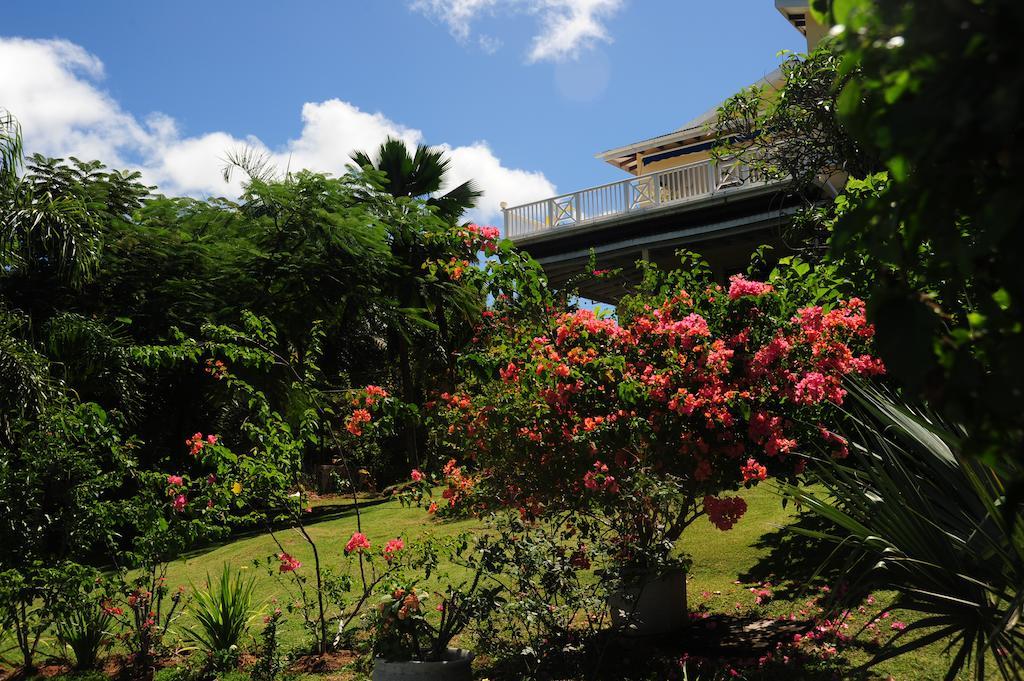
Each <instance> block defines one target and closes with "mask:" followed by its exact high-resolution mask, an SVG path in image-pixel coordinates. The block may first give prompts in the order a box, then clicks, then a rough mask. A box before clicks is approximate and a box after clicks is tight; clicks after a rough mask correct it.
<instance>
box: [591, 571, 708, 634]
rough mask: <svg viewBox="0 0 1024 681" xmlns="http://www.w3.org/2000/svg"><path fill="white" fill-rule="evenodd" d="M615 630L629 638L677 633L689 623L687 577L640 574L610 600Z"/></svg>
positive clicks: (682, 575)
mask: <svg viewBox="0 0 1024 681" xmlns="http://www.w3.org/2000/svg"><path fill="white" fill-rule="evenodd" d="M608 607H609V608H611V615H612V626H613V627H615V628H616V629H617V630H619V632H621V633H623V634H626V635H627V636H653V635H657V634H667V633H669V632H673V631H678V630H679V629H682V628H683V627H685V626H686V625H687V624H688V623H689V616H688V612H687V608H686V573H685V572H683V571H682V570H671V571H669V572H665V573H661V574H658V573H650V572H647V573H639V574H637V575H636V576H635V578H633V579H631V580H629V581H628V582H627V583H626V584H624V585H623V587H622V588H620V589H619V590H618V591H616V592H615V593H613V594H611V595H610V596H609V597H608Z"/></svg>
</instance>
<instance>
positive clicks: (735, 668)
mask: <svg viewBox="0 0 1024 681" xmlns="http://www.w3.org/2000/svg"><path fill="white" fill-rule="evenodd" d="M813 626H814V625H813V623H811V622H790V621H779V620H758V619H756V618H750V617H733V616H730V615H715V616H712V617H710V618H708V619H705V620H697V621H695V622H693V623H692V624H691V625H690V626H689V627H687V628H686V629H684V630H683V631H680V632H677V633H674V634H669V635H664V636H658V637H643V638H634V637H624V636H621V635H618V634H616V633H614V632H611V631H604V632H601V633H600V634H598V635H595V636H594V637H593V638H592V639H591V640H589V641H578V642H576V644H575V645H566V646H554V647H551V648H549V649H548V651H547V652H546V653H544V652H541V655H542V658H541V659H538V658H537V657H530V658H526V657H523V658H519V659H506V660H504V661H502V662H496V663H492V664H490V665H484V669H483V670H482V672H483V675H484V677H486V678H490V679H492V680H493V681H512V680H513V679H515V680H518V679H523V678H532V679H537V680H538V681H541V680H548V679H550V680H551V681H554V680H555V679H558V680H560V681H561V680H565V681H576V680H580V681H582V680H584V679H586V681H613V680H614V681H648V680H651V681H653V680H655V679H657V680H658V681H668V680H676V679H678V680H679V681H683V680H684V679H685V680H686V681H695V680H700V681H712V680H718V679H722V680H725V679H739V680H745V681H769V680H772V681H775V680H778V679H794V680H795V679H804V680H806V681H834V680H835V679H850V680H853V681H867V680H869V679H878V678H879V676H878V675H877V674H875V673H873V672H871V671H869V670H864V669H860V668H855V667H854V665H853V664H851V663H850V661H849V660H848V659H847V658H846V657H845V655H843V654H842V653H839V654H836V655H834V656H830V657H829V658H828V659H822V658H818V657H814V656H810V655H803V654H801V653H799V652H796V651H794V650H793V649H789V648H787V649H785V652H776V653H775V654H770V653H771V651H776V650H778V646H779V645H780V644H782V643H785V642H789V641H792V640H793V635H794V634H795V633H807V632H808V631H809V630H810V629H812V628H813Z"/></svg>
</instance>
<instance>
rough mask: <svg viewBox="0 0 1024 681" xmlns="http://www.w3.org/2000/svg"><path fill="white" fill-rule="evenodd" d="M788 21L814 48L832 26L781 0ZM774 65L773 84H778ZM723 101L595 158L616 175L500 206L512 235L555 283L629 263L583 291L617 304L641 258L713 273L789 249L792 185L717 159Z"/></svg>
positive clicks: (794, 206) (793, 0)
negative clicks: (705, 265) (757, 252)
mask: <svg viewBox="0 0 1024 681" xmlns="http://www.w3.org/2000/svg"><path fill="white" fill-rule="evenodd" d="M775 6H776V8H777V9H778V10H779V12H780V13H781V14H782V15H783V17H785V19H786V20H787V21H788V22H789V23H791V24H792V25H793V27H794V28H796V29H797V30H798V31H800V32H801V33H803V34H804V35H805V36H806V37H807V42H808V49H810V48H812V47H813V46H814V45H815V44H817V42H818V40H820V39H821V37H822V36H823V35H824V34H825V30H826V29H825V28H823V27H822V26H821V25H820V24H818V23H816V22H815V21H814V19H813V17H811V16H810V14H809V12H808V10H807V2H806V1H804V2H800V1H798V0H776V1H775ZM781 79H782V76H781V74H780V73H779V72H778V71H776V72H774V73H772V74H770V75H769V76H767V77H766V79H765V80H766V81H767V82H768V83H771V84H774V85H781ZM717 109H718V107H717V106H716V107H715V108H713V109H711V110H710V111H708V112H706V113H704V114H703V115H701V116H698V117H697V118H695V119H693V120H691V121H688V122H687V123H685V124H684V125H683V126H682V127H680V128H679V129H677V130H674V131H672V132H669V133H667V134H663V135H659V136H657V137H652V138H650V139H646V140H643V141H640V142H634V143H632V144H627V145H625V146H622V147H618V148H616V149H611V150H609V151H605V152H602V153H600V154H598V155H597V158H599V159H601V160H603V161H605V162H606V163H610V164H612V165H614V166H616V167H617V168H620V169H621V170H623V171H625V172H626V173H627V174H628V175H629V176H628V177H626V178H625V179H623V180H620V181H618V182H612V183H610V184H605V185H601V186H598V187H590V188H587V189H581V190H579V191H575V192H571V193H569V194H562V195H560V196H554V197H551V198H547V199H543V200H541V201H535V202H533V203H528V204H524V205H521V206H511V207H508V206H505V205H504V204H503V206H502V208H503V212H504V223H505V235H506V236H507V237H508V238H510V239H511V240H512V241H513V242H514V243H515V244H516V246H517V247H519V248H521V249H523V250H525V251H527V252H528V253H530V255H532V256H533V257H534V258H535V259H536V260H537V261H538V262H540V264H541V265H542V266H543V267H544V271H545V272H546V273H547V276H548V279H549V280H550V281H551V283H552V284H554V285H559V284H562V283H564V282H565V281H566V280H567V279H568V278H570V277H572V276H574V275H577V274H579V273H581V272H582V271H583V270H584V268H585V267H586V266H587V263H588V261H589V258H590V255H591V252H593V254H594V255H595V257H596V258H597V266H598V268H600V269H617V268H623V274H622V276H621V277H617V278H604V277H603V278H601V279H599V280H596V281H589V282H586V283H584V284H583V285H582V286H581V289H580V292H581V294H582V295H584V296H586V297H588V298H591V299H593V300H597V301H600V302H605V303H615V302H616V301H617V300H618V299H619V297H621V296H622V294H623V293H625V292H626V291H627V290H628V289H629V287H630V285H631V284H633V283H635V281H636V278H637V276H638V275H637V272H636V270H635V268H634V267H633V265H634V263H635V262H636V261H637V260H640V259H643V260H648V261H653V262H655V263H658V264H659V265H662V266H667V267H672V266H674V265H675V264H677V263H678V262H679V261H678V258H677V257H676V255H675V253H676V251H677V250H678V249H680V248H686V249H689V250H693V251H697V252H698V253H700V254H701V255H702V256H704V258H705V259H707V261H708V262H709V263H710V265H711V267H712V270H713V272H714V274H715V276H716V277H717V278H719V279H721V280H724V279H725V278H726V277H727V276H728V275H730V274H733V273H735V272H738V271H741V270H743V269H745V268H746V265H747V263H748V262H749V259H750V255H751V253H752V251H753V250H754V248H756V247H757V246H759V245H760V244H765V243H767V244H771V245H773V246H775V247H776V249H777V252H779V251H782V252H784V251H785V245H784V244H783V243H782V240H781V232H782V229H783V228H784V227H785V225H786V224H787V223H788V221H789V220H790V219H791V217H792V215H793V214H794V213H795V212H796V211H797V210H798V207H799V206H798V203H799V201H798V199H797V198H796V197H794V196H791V195H789V194H787V192H786V191H785V183H779V182H765V181H764V180H763V179H762V178H760V177H757V176H756V173H753V172H751V169H750V168H748V167H746V166H745V165H743V164H742V163H740V162H735V161H734V162H716V161H714V160H713V159H712V158H711V146H712V144H713V137H714V133H713V130H712V128H713V124H714V120H715V112H716V111H717Z"/></svg>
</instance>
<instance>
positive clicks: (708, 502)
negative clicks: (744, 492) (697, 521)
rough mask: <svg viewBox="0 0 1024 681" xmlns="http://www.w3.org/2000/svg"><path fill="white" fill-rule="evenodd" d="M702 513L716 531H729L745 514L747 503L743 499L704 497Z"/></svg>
mask: <svg viewBox="0 0 1024 681" xmlns="http://www.w3.org/2000/svg"><path fill="white" fill-rule="evenodd" d="M704 512H705V513H707V514H708V520H710V521H711V524H712V525H714V526H715V527H717V528H718V529H720V530H722V531H725V530H731V529H732V527H733V525H735V524H736V523H737V521H739V519H740V518H742V517H743V514H744V513H746V512H747V502H746V501H744V500H743V497H713V496H710V495H709V496H706V497H704Z"/></svg>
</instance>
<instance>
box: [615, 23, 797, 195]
mask: <svg viewBox="0 0 1024 681" xmlns="http://www.w3.org/2000/svg"><path fill="white" fill-rule="evenodd" d="M804 6H805V7H806V3H804ZM781 83H782V70H781V69H775V70H774V71H772V72H771V73H769V74H768V75H767V76H765V77H764V78H761V79H760V80H759V81H757V82H756V83H754V85H759V86H772V87H778V86H779V85H780V84H781ZM717 118H718V107H717V106H716V107H715V108H713V109H709V110H707V111H705V112H704V113H702V114H701V115H700V116H697V117H696V118H694V119H692V120H690V121H687V122H686V123H684V124H683V126H682V127H681V128H679V129H677V130H673V131H672V132H670V133H666V134H664V135H659V136H658V137H652V138H650V139H646V140H641V141H640V142H634V143H632V144H627V145H626V146H624V147H618V148H615V149H609V150H608V151H602V152H601V153H599V154H597V155H596V156H595V158H599V159H601V160H602V161H604V162H606V163H611V164H612V165H613V166H615V167H617V168H621V169H622V170H625V171H626V172H627V173H632V174H634V175H635V174H636V172H637V166H638V165H639V159H638V155H640V154H643V155H645V156H648V155H651V154H657V153H660V152H663V151H668V150H671V149H679V148H681V147H687V146H690V145H692V144H697V143H699V142H706V141H707V140H710V139H712V138H713V137H714V136H715V131H714V124H715V121H716V120H717Z"/></svg>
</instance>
